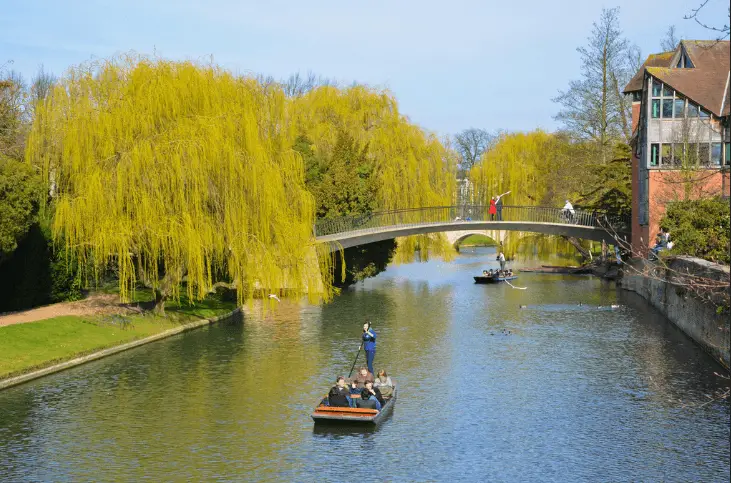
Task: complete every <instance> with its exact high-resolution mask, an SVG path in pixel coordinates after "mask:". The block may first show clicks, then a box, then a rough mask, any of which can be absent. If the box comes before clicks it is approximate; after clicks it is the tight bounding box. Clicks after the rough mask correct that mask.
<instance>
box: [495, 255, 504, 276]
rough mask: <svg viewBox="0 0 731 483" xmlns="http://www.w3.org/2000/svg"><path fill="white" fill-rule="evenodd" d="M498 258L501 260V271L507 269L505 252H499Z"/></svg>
mask: <svg viewBox="0 0 731 483" xmlns="http://www.w3.org/2000/svg"><path fill="white" fill-rule="evenodd" d="M496 260H497V261H498V262H500V271H501V272H504V271H505V254H504V253H503V252H500V253H498V254H497V258H496Z"/></svg>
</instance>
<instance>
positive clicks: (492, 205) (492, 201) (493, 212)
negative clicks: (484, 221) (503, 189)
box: [487, 196, 497, 221]
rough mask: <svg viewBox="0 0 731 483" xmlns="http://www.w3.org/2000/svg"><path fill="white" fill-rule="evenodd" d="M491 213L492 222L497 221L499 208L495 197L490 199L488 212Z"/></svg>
mask: <svg viewBox="0 0 731 483" xmlns="http://www.w3.org/2000/svg"><path fill="white" fill-rule="evenodd" d="M487 212H488V213H490V221H495V215H496V214H497V206H495V197H494V196H493V197H492V198H490V209H489V210H488V211H487Z"/></svg>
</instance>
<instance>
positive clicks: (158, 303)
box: [154, 289, 169, 316]
mask: <svg viewBox="0 0 731 483" xmlns="http://www.w3.org/2000/svg"><path fill="white" fill-rule="evenodd" d="M168 297H169V296H168V294H167V293H164V292H163V291H162V290H160V289H155V309H154V312H155V314H157V315H163V316H164V315H165V302H166V301H167V299H168Z"/></svg>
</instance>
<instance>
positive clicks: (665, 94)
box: [662, 85, 673, 97]
mask: <svg viewBox="0 0 731 483" xmlns="http://www.w3.org/2000/svg"><path fill="white" fill-rule="evenodd" d="M662 96H663V97H673V90H672V89H671V88H670V86H668V85H664V86H662Z"/></svg>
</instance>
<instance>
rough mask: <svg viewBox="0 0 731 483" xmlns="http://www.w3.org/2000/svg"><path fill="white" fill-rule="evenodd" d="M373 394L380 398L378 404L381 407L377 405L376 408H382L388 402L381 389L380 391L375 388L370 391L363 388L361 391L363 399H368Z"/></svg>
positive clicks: (361, 398)
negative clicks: (384, 398)
mask: <svg viewBox="0 0 731 483" xmlns="http://www.w3.org/2000/svg"><path fill="white" fill-rule="evenodd" d="M371 396H375V397H376V399H377V400H378V404H379V405H380V407H376V409H381V408H383V405H384V404H386V402H385V401H384V400H383V396H381V391H379V390H378V389H376V388H373V391H369V390H368V389H363V390H362V391H361V392H360V400H361V401H367V400H368V399H370V397H371Z"/></svg>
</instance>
